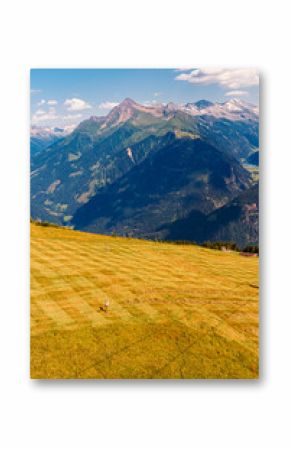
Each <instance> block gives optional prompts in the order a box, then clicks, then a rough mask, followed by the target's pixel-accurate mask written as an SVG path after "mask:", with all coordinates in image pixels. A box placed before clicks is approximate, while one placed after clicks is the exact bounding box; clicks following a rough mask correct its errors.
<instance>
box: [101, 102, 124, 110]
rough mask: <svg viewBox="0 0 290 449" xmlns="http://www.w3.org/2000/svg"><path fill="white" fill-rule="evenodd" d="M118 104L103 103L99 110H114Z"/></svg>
mask: <svg viewBox="0 0 290 449" xmlns="http://www.w3.org/2000/svg"><path fill="white" fill-rule="evenodd" d="M118 104H119V103H116V102H115V101H103V103H100V104H99V109H113V108H114V107H115V106H118Z"/></svg>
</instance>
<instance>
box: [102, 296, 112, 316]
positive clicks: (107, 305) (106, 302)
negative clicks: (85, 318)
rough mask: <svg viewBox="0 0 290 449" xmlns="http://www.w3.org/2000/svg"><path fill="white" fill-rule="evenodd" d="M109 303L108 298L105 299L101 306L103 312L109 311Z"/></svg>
mask: <svg viewBox="0 0 290 449" xmlns="http://www.w3.org/2000/svg"><path fill="white" fill-rule="evenodd" d="M109 305H110V301H109V298H106V299H105V301H104V305H103V310H104V311H105V312H106V313H107V312H108V310H109Z"/></svg>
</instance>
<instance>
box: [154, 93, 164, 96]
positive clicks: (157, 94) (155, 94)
mask: <svg viewBox="0 0 290 449" xmlns="http://www.w3.org/2000/svg"><path fill="white" fill-rule="evenodd" d="M161 94H162V92H154V97H160V95H161Z"/></svg>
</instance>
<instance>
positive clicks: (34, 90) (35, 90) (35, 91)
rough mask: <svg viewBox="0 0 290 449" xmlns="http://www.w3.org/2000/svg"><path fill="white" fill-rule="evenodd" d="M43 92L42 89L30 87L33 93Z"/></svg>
mask: <svg viewBox="0 0 290 449" xmlns="http://www.w3.org/2000/svg"><path fill="white" fill-rule="evenodd" d="M41 92H42V90H41V89H30V93H31V94H32V95H33V94H40V93H41Z"/></svg>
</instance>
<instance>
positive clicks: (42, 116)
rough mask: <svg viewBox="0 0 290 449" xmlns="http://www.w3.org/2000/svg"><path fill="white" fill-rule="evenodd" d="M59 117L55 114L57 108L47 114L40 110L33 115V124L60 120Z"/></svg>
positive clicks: (50, 109) (51, 109)
mask: <svg viewBox="0 0 290 449" xmlns="http://www.w3.org/2000/svg"><path fill="white" fill-rule="evenodd" d="M58 119H59V116H58V115H57V114H56V112H55V108H49V111H48V112H46V111H44V110H43V109H38V110H37V111H36V112H35V114H33V116H32V119H31V122H32V123H33V124H35V123H39V122H45V121H52V120H58Z"/></svg>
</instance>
